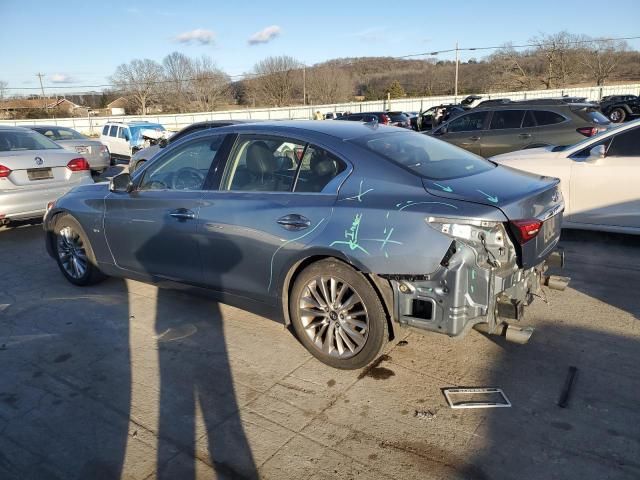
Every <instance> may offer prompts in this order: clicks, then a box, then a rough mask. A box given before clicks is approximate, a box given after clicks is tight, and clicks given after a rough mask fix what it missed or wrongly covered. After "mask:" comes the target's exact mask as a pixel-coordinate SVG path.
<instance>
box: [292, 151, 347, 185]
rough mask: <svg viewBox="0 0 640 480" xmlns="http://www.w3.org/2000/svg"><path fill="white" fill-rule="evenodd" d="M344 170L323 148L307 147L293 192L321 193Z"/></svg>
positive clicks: (341, 164) (334, 157)
mask: <svg viewBox="0 0 640 480" xmlns="http://www.w3.org/2000/svg"><path fill="white" fill-rule="evenodd" d="M345 168H346V166H345V164H344V163H342V161H341V160H339V159H338V158H337V157H336V156H335V155H332V154H331V153H329V152H327V151H326V150H325V149H323V148H320V147H316V146H314V145H308V146H307V149H306V150H305V153H304V157H303V158H302V164H301V165H300V172H299V173H298V181H297V182H296V186H295V189H294V191H295V192H321V191H322V190H323V189H324V187H326V186H327V184H328V183H329V182H330V181H331V180H333V179H334V178H335V177H336V176H337V175H338V174H339V173H341V172H342V171H344V169H345Z"/></svg>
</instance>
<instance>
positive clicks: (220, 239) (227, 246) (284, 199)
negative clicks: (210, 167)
mask: <svg viewBox="0 0 640 480" xmlns="http://www.w3.org/2000/svg"><path fill="white" fill-rule="evenodd" d="M346 167H347V165H346V163H345V162H343V161H342V160H340V159H339V158H337V157H336V156H335V155H333V154H331V153H330V152H329V151H328V150H326V149H325V148H323V147H321V146H317V145H313V144H310V143H307V142H306V141H304V140H301V139H299V138H289V137H283V136H275V135H264V134H244V135H239V136H238V138H237V140H236V142H235V145H234V147H233V149H232V151H231V154H230V155H229V160H228V161H227V165H226V168H225V173H224V176H223V178H222V180H221V182H220V184H221V186H220V189H219V190H218V191H210V192H206V193H205V195H204V197H203V201H204V204H203V206H202V208H201V210H200V220H199V224H200V227H199V228H200V235H201V251H202V266H203V269H204V272H205V273H204V275H205V282H206V283H207V285H208V286H209V287H211V288H213V289H216V290H219V291H225V292H228V293H231V294H235V295H241V296H245V297H249V298H252V299H255V300H259V301H263V302H267V303H274V302H275V301H276V297H275V295H276V293H277V292H276V290H277V287H278V285H277V280H278V278H279V275H280V273H281V271H282V269H283V268H284V266H283V265H284V264H285V263H286V261H287V260H288V259H289V258H290V257H291V255H292V254H293V253H295V252H296V251H297V250H300V249H302V248H304V246H305V245H307V244H308V243H309V242H310V241H312V239H313V238H314V237H315V236H316V235H319V234H320V233H321V231H322V229H323V228H324V226H325V225H326V224H327V223H328V221H329V217H330V216H331V212H332V207H333V205H334V203H335V201H336V196H337V190H338V185H339V182H340V181H341V179H342V178H344V176H345V175H346V171H345V170H346Z"/></svg>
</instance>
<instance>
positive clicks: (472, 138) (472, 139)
mask: <svg viewBox="0 0 640 480" xmlns="http://www.w3.org/2000/svg"><path fill="white" fill-rule="evenodd" d="M469 140H471V141H472V142H477V141H478V140H480V137H478V136H476V135H474V136H473V137H469Z"/></svg>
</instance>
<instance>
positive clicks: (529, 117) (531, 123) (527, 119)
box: [522, 110, 536, 128]
mask: <svg viewBox="0 0 640 480" xmlns="http://www.w3.org/2000/svg"><path fill="white" fill-rule="evenodd" d="M535 126H536V120H535V119H534V118H533V112H532V111H531V110H526V111H525V112H524V119H523V120H522V128H529V127H535Z"/></svg>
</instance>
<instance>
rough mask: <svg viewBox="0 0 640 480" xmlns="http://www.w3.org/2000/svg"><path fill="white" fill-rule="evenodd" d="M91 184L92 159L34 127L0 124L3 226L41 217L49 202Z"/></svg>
mask: <svg viewBox="0 0 640 480" xmlns="http://www.w3.org/2000/svg"><path fill="white" fill-rule="evenodd" d="M85 183H86V184H92V183H93V180H92V179H91V173H90V171H89V162H87V160H86V159H85V158H84V157H82V156H80V155H79V154H78V153H73V152H70V151H69V150H66V149H64V148H62V147H61V146H60V145H58V144H57V143H55V142H53V141H52V140H49V139H48V138H47V137H45V136H44V135H41V134H39V133H37V132H34V131H33V130H30V129H28V128H22V127H6V126H2V125H0V225H5V224H7V223H10V222H12V221H14V220H30V219H35V218H42V216H43V215H44V212H45V210H46V208H47V204H48V203H49V202H51V201H53V200H55V199H56V198H58V197H59V196H61V195H64V194H65V193H66V192H67V191H69V190H70V189H71V188H73V187H75V186H76V185H82V184H85Z"/></svg>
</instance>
